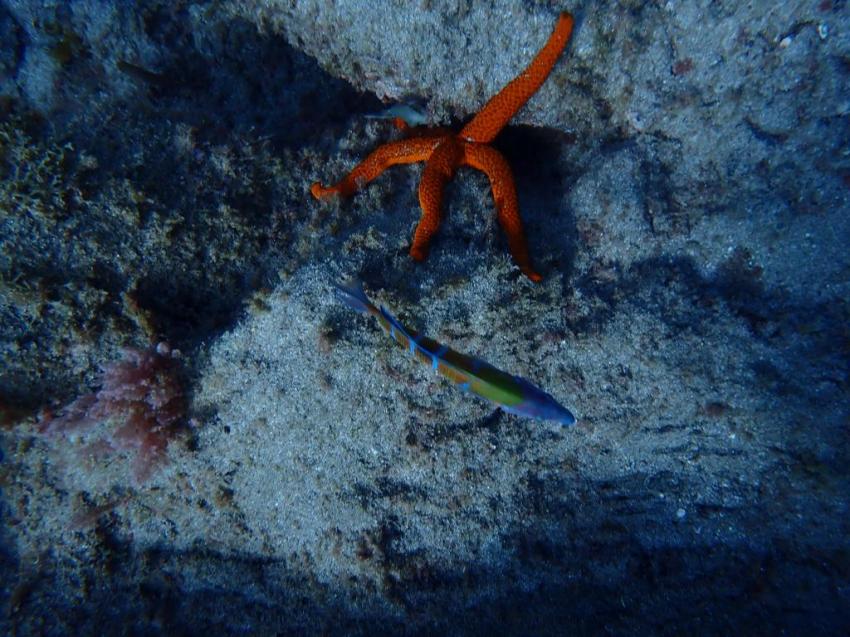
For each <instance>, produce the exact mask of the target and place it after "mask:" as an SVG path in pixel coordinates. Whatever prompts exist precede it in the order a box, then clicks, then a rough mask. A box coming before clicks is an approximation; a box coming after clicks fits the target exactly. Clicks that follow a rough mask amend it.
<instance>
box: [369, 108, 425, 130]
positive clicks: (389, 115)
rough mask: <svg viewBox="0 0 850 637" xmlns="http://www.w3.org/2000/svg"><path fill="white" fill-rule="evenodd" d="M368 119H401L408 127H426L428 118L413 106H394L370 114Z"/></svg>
mask: <svg viewBox="0 0 850 637" xmlns="http://www.w3.org/2000/svg"><path fill="white" fill-rule="evenodd" d="M366 118H367V119H401V120H404V122H405V123H406V124H407V125H408V126H424V125H425V124H427V123H428V116H427V115H426V114H425V113H423V112H422V111H421V110H419V109H418V108H417V107H416V106H415V105H413V104H393V105H392V106H390V107H389V108H387V109H385V110H383V111H381V112H380V113H370V114H369V115H366Z"/></svg>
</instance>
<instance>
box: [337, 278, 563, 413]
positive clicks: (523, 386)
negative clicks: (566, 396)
mask: <svg viewBox="0 0 850 637" xmlns="http://www.w3.org/2000/svg"><path fill="white" fill-rule="evenodd" d="M335 287H336V289H337V291H338V293H339V296H340V298H341V299H342V300H343V301H344V302H345V303H346V304H347V305H348V306H349V307H351V308H353V309H355V310H357V311H358V312H362V313H363V314H369V315H371V316H374V317H375V318H376V319H377V320H378V323H379V324H380V325H381V327H382V328H383V330H384V331H385V332H386V333H388V334H389V335H390V336H392V337H393V339H394V340H395V342H396V343H398V344H399V345H401V346H402V347H403V348H404V349H406V350H407V351H408V352H410V353H411V354H413V355H414V356H415V357H416V358H418V359H419V360H420V361H421V362H423V363H427V364H428V365H430V366H431V367H432V368H433V369H434V371H436V372H437V373H439V374H441V375H443V376H445V377H446V378H448V379H449V380H451V381H453V382H454V383H455V384H456V385H458V386H459V387H460V388H461V389H462V390H464V391H469V392H472V393H473V394H476V395H477V396H481V397H482V398H486V399H487V400H491V401H493V402H494V403H496V404H497V405H499V407H501V408H502V409H503V410H504V411H507V412H508V413H511V414H516V415H518V416H527V417H529V418H539V419H541V420H555V421H557V422H559V423H561V424H562V425H565V426H567V425H574V424H575V423H576V419H575V416H573V415H572V413H570V410H569V409H567V408H566V407H564V406H562V405H561V404H559V403H558V401H556V400H555V399H554V398H552V396H550V395H549V394H547V393H546V392H545V391H543V390H542V389H540V388H539V387H537V386H535V385H533V384H532V383H530V382H529V381H528V380H526V379H525V378H522V377H520V376H513V375H511V374H508V373H507V372H503V371H502V370H500V369H496V368H495V367H493V366H492V365H490V364H489V363H487V362H485V361H483V360H481V359H480V358H475V357H473V356H467V355H466V354H461V353H460V352H456V351H455V350H453V349H451V348H450V347H446V346H445V345H441V344H440V343H438V342H437V341H435V340H434V339H431V338H428V337H427V336H422V335H420V334H417V333H416V332H414V331H412V330H408V329H407V328H406V327H404V326H403V325H402V324H401V323H399V322H398V319H396V318H395V317H394V316H393V315H392V314H390V313H389V312H388V311H387V310H386V308H384V307H383V306H381V307H377V306H376V305H375V304H374V303H372V301H370V300H369V297H367V296H366V293H365V292H364V291H363V289H362V288H361V287H360V286H359V285H356V284H347V285H343V284H340V283H337V284H335Z"/></svg>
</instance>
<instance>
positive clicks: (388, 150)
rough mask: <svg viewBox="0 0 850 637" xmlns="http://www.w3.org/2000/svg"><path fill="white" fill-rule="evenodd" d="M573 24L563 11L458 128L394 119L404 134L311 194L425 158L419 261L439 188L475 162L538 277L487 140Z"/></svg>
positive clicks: (522, 263)
mask: <svg viewBox="0 0 850 637" xmlns="http://www.w3.org/2000/svg"><path fill="white" fill-rule="evenodd" d="M572 30H573V18H572V16H571V15H570V14H569V13H566V12H564V13H562V14H561V15H560V16H559V18H558V21H557V23H556V24H555V28H554V30H553V31H552V34H551V35H550V36H549V39H548V40H547V41H546V44H544V45H543V48H542V49H540V51H539V52H538V53H537V55H536V56H535V57H534V59H533V60H532V61H531V63H530V64H529V65H528V66H527V67H526V69H525V70H524V71H523V72H522V73H520V74H519V75H518V76H517V77H515V78H514V79H513V80H511V81H510V82H509V83H508V84H507V85H506V86H505V87H504V88H503V89H502V90H501V91H499V92H498V93H497V94H496V95H494V96H493V97H491V98H490V100H489V101H488V102H487V104H485V105H484V108H482V109H481V110H480V111H479V112H478V114H477V115H475V117H473V118H472V119H471V120H470V121H469V123H467V124H466V126H464V127H463V128H462V129H461V131H460V133H452V132H451V131H448V130H446V129H443V128H436V129H424V130H421V129H419V128H409V127H408V126H407V125H406V124H404V122H403V121H401V120H396V126H397V127H399V128H402V129H403V130H406V131H407V132H408V133H409V134H410V136H409V137H407V138H405V139H401V140H398V141H394V142H389V143H386V144H383V145H381V146H379V147H378V148H377V149H375V150H374V151H372V152H371V153H370V154H369V155H368V156H367V157H366V159H364V160H363V161H362V162H360V163H359V164H358V165H357V166H355V167H354V169H353V170H352V171H351V172H350V173H348V174H347V175H346V176H345V177H343V178H342V180H341V181H339V182H338V183H337V184H335V185H333V186H322V185H321V184H320V183H319V182H316V183H314V184H313V185H312V186H311V187H310V192H311V194H312V195H313V197H315V198H316V199H324V198H327V197H330V196H332V195H341V196H343V197H349V196H351V195H353V194H354V193H355V192H357V191H358V190H360V189H361V188H363V187H364V186H365V185H366V184H367V183H369V182H370V181H372V180H373V179H375V178H376V177H378V176H379V175H380V174H381V173H383V172H384V170H386V169H387V168H389V167H390V166H394V165H396V164H411V163H414V162H419V161H424V162H426V163H425V169H424V171H423V172H422V179H421V181H420V182H419V205H420V207H421V208H422V218H421V219H420V221H419V225H418V226H417V227H416V232H415V234H414V236H413V244H412V245H411V247H410V256H411V257H413V259H414V260H416V261H423V260H424V259H425V257H426V256H427V255H428V245H429V244H430V242H431V239H432V237H433V236H434V234H435V233H436V232H437V228H438V227H439V225H440V219H441V215H442V201H443V188H444V187H445V185H446V183H448V181H449V180H451V179H452V177H453V176H454V174H455V172H456V171H457V169H458V168H459V167H461V166H469V167H471V168H475V169H477V170H480V171H482V172H483V173H484V174H486V175H487V177H488V178H489V180H490V187H491V188H492V190H493V201H494V203H495V205H496V214H497V218H498V220H499V224H500V225H501V226H502V229H503V230H504V232H505V234H506V235H507V237H508V247H509V248H510V251H511V254H512V255H513V259H514V261H515V262H516V264H517V265H518V266H519V268H520V270H521V271H522V273H523V274H525V276H527V277H528V278H529V279H531V280H532V281H534V282H538V281H540V280H541V279H542V277H541V276H540V275H539V274H538V273H537V272H535V271H534V269H533V268H532V267H531V260H530V259H529V255H528V245H527V244H526V240H525V233H524V232H523V229H522V219H521V218H520V215H519V201H518V200H517V193H516V186H515V185H514V177H513V173H512V172H511V168H510V166H509V165H508V162H507V161H506V160H505V158H504V157H503V156H502V154H501V153H500V152H499V151H497V150H496V149H495V148H493V147H491V146H490V145H489V143H490V142H491V141H493V139H494V138H495V137H496V135H498V134H499V132H500V131H501V130H502V128H504V127H505V125H506V124H507V123H508V122H509V121H510V119H511V118H512V117H513V116H514V115H515V114H516V112H517V111H518V110H519V109H520V108H522V106H523V105H524V104H525V103H526V102H527V101H528V100H529V98H530V97H531V96H532V95H534V93H536V92H537V89H539V88H540V87H541V86H542V84H543V82H545V81H546V78H547V77H548V76H549V73H550V72H551V70H552V67H553V66H555V63H556V62H557V61H558V58H559V57H560V55H561V52H562V51H563V50H564V47H565V46H566V45H567V42H568V41H569V39H570V35H571V33H572Z"/></svg>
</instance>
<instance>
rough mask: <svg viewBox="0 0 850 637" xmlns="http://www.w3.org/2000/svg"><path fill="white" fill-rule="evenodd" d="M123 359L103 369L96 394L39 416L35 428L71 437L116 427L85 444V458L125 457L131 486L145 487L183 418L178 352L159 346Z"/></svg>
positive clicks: (128, 353)
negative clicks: (96, 428)
mask: <svg viewBox="0 0 850 637" xmlns="http://www.w3.org/2000/svg"><path fill="white" fill-rule="evenodd" d="M122 355H123V357H122V358H121V360H118V361H115V362H113V363H110V364H108V365H106V366H105V367H104V368H103V371H102V375H101V385H100V389H98V390H97V391H96V392H93V393H90V394H85V395H84V396H80V397H79V398H77V399H76V400H75V401H73V402H71V403H70V404H68V405H66V406H65V407H63V408H61V409H60V410H59V411H58V412H57V413H56V414H55V415H54V414H51V413H45V414H42V416H41V418H40V422H39V429H40V431H41V432H42V433H44V434H46V435H48V436H64V437H69V436H70V435H73V434H75V433H79V432H83V431H87V430H89V429H91V428H92V427H94V426H95V425H97V424H99V423H104V422H107V421H110V422H113V421H114V422H117V423H120V424H119V425H118V426H117V427H116V428H115V429H113V430H111V431H110V432H109V433H108V434H106V435H105V436H104V437H102V438H100V439H97V440H94V441H92V442H89V444H88V445H87V447H86V450H87V455H89V456H90V457H91V456H94V457H102V456H106V455H109V454H114V453H117V452H127V453H129V455H130V456H131V458H132V460H131V465H132V472H133V477H134V479H135V481H136V482H137V483H143V482H145V481H146V480H148V479H149V478H150V476H151V475H152V474H153V472H154V471H155V470H156V469H157V468H158V467H160V466H162V465H163V464H164V463H165V461H166V459H167V456H166V450H167V448H168V443H169V442H170V441H171V440H172V439H173V437H174V435H175V434H176V433H177V429H178V426H179V424H180V421H181V420H182V418H183V416H184V415H185V413H186V397H185V394H184V392H183V387H182V385H181V383H180V380H179V378H178V369H179V364H180V363H179V352H178V351H176V350H172V349H171V348H170V347H169V346H168V345H167V344H166V343H160V344H159V345H157V346H156V347H155V348H151V349H145V350H140V349H135V348H125V349H124V350H122Z"/></svg>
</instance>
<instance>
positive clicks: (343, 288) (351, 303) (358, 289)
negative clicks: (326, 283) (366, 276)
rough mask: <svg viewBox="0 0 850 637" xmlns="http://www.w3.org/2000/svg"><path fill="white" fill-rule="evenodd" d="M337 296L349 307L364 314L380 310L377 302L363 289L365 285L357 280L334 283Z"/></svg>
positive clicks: (375, 312)
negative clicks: (370, 298)
mask: <svg viewBox="0 0 850 637" xmlns="http://www.w3.org/2000/svg"><path fill="white" fill-rule="evenodd" d="M333 285H334V287H335V288H336V292H337V296H338V297H339V298H340V300H341V301H342V302H343V303H345V304H346V305H347V306H348V307H350V308H351V309H353V310H356V311H357V312H361V313H363V314H377V313H379V310H378V308H377V307H375V304H374V303H372V301H370V300H369V297H368V296H366V293H365V292H364V291H363V286H362V285H360V283H358V282H356V281H347V282H345V283H334V284H333Z"/></svg>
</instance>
